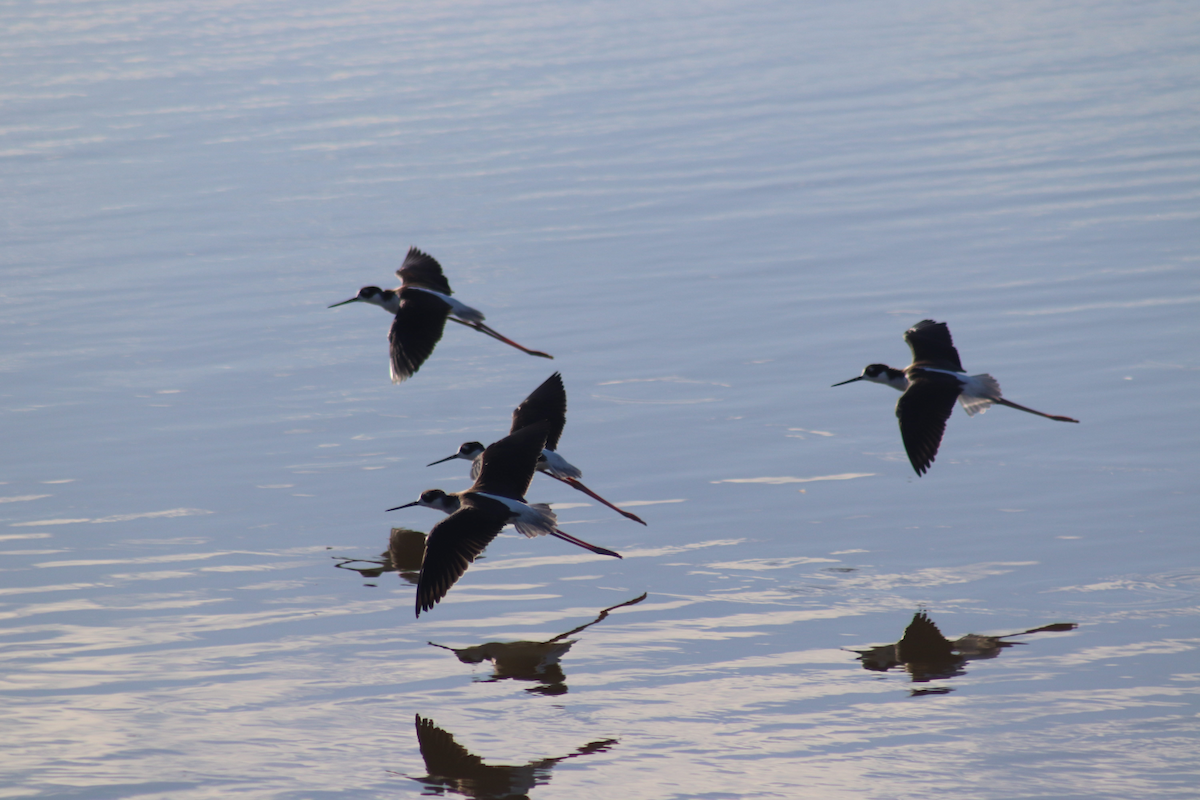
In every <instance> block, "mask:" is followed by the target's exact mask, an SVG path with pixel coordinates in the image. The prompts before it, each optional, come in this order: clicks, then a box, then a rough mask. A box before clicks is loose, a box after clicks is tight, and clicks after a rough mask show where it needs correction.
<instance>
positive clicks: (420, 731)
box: [412, 714, 617, 800]
mask: <svg viewBox="0 0 1200 800" xmlns="http://www.w3.org/2000/svg"><path fill="white" fill-rule="evenodd" d="M416 724H417V743H418V744H419V745H420V747H421V758H423V759H425V769H426V770H428V771H429V774H428V775H427V776H425V777H424V778H412V780H415V781H417V782H419V783H421V784H423V785H424V786H426V787H427V788H430V789H433V790H435V791H437V793H438V794H441V793H442V792H441V790H443V789H448V790H450V791H452V792H457V793H458V794H461V795H464V796H466V797H471V798H478V800H518V799H519V798H523V797H527V796H528V794H529V792H530V790H532V789H533V788H534V787H535V786H542V785H545V784H547V783H549V782H550V770H551V769H552V768H553V767H554V765H555V764H557V763H559V762H560V761H566V760H567V759H568V758H578V757H579V756H587V755H591V754H592V753H603V752H605V751H606V750H608V749H609V748H611V747H612V746H613V745H615V744H616V743H617V740H616V739H600V740H598V741H595V742H590V743H588V744H586V745H584V746H583V747H580V748H578V749H577V750H576V751H575V752H574V753H570V754H568V755H565V756H559V757H558V758H542V759H539V760H537V761H530V762H529V763H528V764H525V765H522V766H517V767H512V766H505V765H495V766H491V765H488V764H484V763H483V759H482V758H480V757H479V756H477V755H474V754H473V753H471V751H469V750H467V748H465V747H463V746H462V745H461V744H459V743H458V742H456V741H454V736H453V735H451V734H450V733H448V732H446V731H444V730H442V729H441V728H439V727H438V726H437V725H436V724H434V722H433V720H431V719H423V718H422V717H421V715H420V714H417V720H416Z"/></svg>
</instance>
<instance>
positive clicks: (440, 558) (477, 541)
mask: <svg viewBox="0 0 1200 800" xmlns="http://www.w3.org/2000/svg"><path fill="white" fill-rule="evenodd" d="M505 521H506V520H505V518H504V516H502V515H497V514H492V513H488V512H487V511H486V510H481V509H478V508H474V507H471V506H470V505H467V504H465V503H464V505H463V506H462V507H461V508H459V510H458V511H455V512H454V513H453V514H451V515H450V516H448V517H446V518H445V519H444V520H442V521H441V522H439V523H438V524H437V525H434V526H433V530H431V531H430V532H429V539H428V541H426V542H425V560H424V562H422V564H421V577H420V578H418V579H417V616H418V617H419V616H421V612H422V611H429V610H430V609H432V608H433V607H434V606H435V605H437V604H438V602H439V601H440V600H441V599H442V598H443V597H445V596H446V593H447V592H449V591H450V587H451V586H453V585H454V584H455V583H456V582H457V581H458V579H459V578H461V577H462V576H463V573H464V572H466V571H467V567H469V566H470V565H471V562H472V561H474V560H475V558H476V557H477V556H478V555H479V554H480V553H482V552H483V549H484V548H485V547H487V546H488V545H489V544H491V542H492V540H493V539H495V538H496V534H498V533H500V529H501V528H503V527H504V523H505Z"/></svg>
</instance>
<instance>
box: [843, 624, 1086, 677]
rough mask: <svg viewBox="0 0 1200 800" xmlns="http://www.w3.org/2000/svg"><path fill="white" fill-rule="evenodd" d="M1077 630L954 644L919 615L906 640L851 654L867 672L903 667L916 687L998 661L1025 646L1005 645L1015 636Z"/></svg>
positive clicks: (1062, 627)
mask: <svg viewBox="0 0 1200 800" xmlns="http://www.w3.org/2000/svg"><path fill="white" fill-rule="evenodd" d="M1077 627H1079V626H1078V625H1076V624H1075V623H1074V622H1058V623H1055V624H1053V625H1043V626H1042V627H1040V628H1032V629H1030V630H1027V631H1020V632H1019V633H1009V634H1006V635H1004V636H981V635H979V634H975V633H968V634H967V635H966V636H963V637H961V638H959V639H955V640H953V641H951V640H950V639H947V638H946V637H945V636H943V635H942V632H941V631H940V630H938V626H937V625H935V624H934V622H933V620H931V619H930V618H929V616H928V615H927V614H926V613H925V612H924V611H918V612H917V613H916V614H914V615H913V619H912V622H910V623H909V624H908V627H907V628H905V630H904V636H903V637H901V639H900V641H898V642H896V643H895V644H885V645H881V646H879V647H872V648H871V649H869V650H851V652H853V653H858V657H859V660H860V661H862V665H863V669H869V670H872V671H874V672H887V671H888V670H890V669H891V668H892V667H899V666H903V667H904V670H905V671H906V672H908V673H909V674H910V675H912V682H913V683H927V682H928V681H931V680H939V679H947V678H953V677H956V676H958V675H965V674H966V669H965V668H964V665H965V664H966V663H967V662H968V661H976V660H979V659H985V658H995V657H996V656H998V655H1000V651H1001V650H1003V649H1004V648H1006V647H1012V646H1013V645H1018V644H1024V642H1009V641H1005V640H1006V639H1011V638H1012V637H1014V636H1026V635H1028V634H1031V633H1052V632H1062V631H1071V630H1075V628H1077ZM949 692H950V689H949V688H947V687H942V688H936V689H914V690H913V691H912V692H911V694H912V695H913V696H914V697H915V696H918V695H924V694H948V693H949Z"/></svg>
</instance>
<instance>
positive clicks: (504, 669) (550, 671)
mask: <svg viewBox="0 0 1200 800" xmlns="http://www.w3.org/2000/svg"><path fill="white" fill-rule="evenodd" d="M645 599H646V594H645V593H643V594H642V595H641V596H640V597H635V598H633V599H632V600H626V601H625V602H624V603H618V604H617V605H615V606H609V607H608V608H606V609H604V610H603V611H601V612H600V613H599V614H597V615H596V618H595V619H594V620H592V621H591V622H589V623H587V624H585V625H580V626H579V627H577V628H572V629H571V630H569V631H567V632H566V633H560V634H559V635H558V636H555V637H554V638H553V639H547V640H546V641H544V642H485V643H484V644H479V645H475V646H474V647H462V648H455V647H447V646H445V645H443V644H437V643H435V642H430V643H429V644H431V645H433V646H434V647H440V648H442V649H443V650H449V651H450V652H452V653H454V655H455V656H457V657H458V660H459V661H461V662H462V663H464V664H479V663H480V662H482V661H491V662H492V675H491V677H490V678H477V679H476V682H478V683H495V682H497V681H503V680H516V681H532V682H534V683H537V684H538V685H537V686H533V687H530V688H528V689H526V690H525V691H527V692H532V693H534V694H544V695H559V694H566V693H567V683H566V680H567V676H566V675H564V674H563V671H562V667H561V666H560V665H559V663H558V662H559V659H561V658H562V657H563V656H564V655H566V654H567V651H568V650H570V649H571V645H573V644H575V640H574V639H567V637H568V636H574V635H575V634H577V633H579V632H581V631H583V630H585V629H587V628H590V627H591V626H593V625H595V624H596V623H597V622H600V621H602V620H603V619H604V618H605V617H607V616H608V613H609V612H610V611H614V610H616V609H618V608H624V607H625V606H633V605H637V604H638V603H640V602H642V601H643V600H645Z"/></svg>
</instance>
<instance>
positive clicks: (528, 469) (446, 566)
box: [388, 422, 621, 617]
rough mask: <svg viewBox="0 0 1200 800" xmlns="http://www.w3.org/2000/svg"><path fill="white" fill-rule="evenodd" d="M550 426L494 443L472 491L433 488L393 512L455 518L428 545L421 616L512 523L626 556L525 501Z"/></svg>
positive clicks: (523, 530) (420, 583) (435, 528)
mask: <svg viewBox="0 0 1200 800" xmlns="http://www.w3.org/2000/svg"><path fill="white" fill-rule="evenodd" d="M547 428H548V425H547V424H546V423H544V422H543V423H538V424H536V425H530V426H529V427H527V428H522V429H521V430H519V431H517V432H516V433H513V434H510V435H508V436H506V437H504V438H503V439H501V440H500V441H498V442H494V443H493V444H492V445H491V446H489V447H488V448H487V449H486V450H484V451H483V459H482V461H483V463H482V466H481V468H480V471H479V477H478V478H476V480H475V482H474V483H473V484H471V487H470V488H469V489H467V490H465V491H462V492H443V491H442V490H441V489H430V490H429V491H426V492H422V493H421V496H420V498H419V499H418V500H415V501H414V502H412V503H405V504H404V505H401V506H396V507H395V508H389V509H388V511H395V510H397V509H400V508H411V507H412V506H425V507H427V508H435V509H437V510H438V511H442V512H444V513H446V514H449V515H450V516H448V517H446V519H444V520H442V521H441V522H439V523H438V524H437V525H434V526H433V530H431V531H430V532H429V538H428V540H427V541H426V542H425V561H424V563H423V564H422V565H421V575H420V577H419V578H418V579H417V616H418V617H420V616H421V612H422V611H429V610H430V609H432V608H433V607H434V606H435V605H436V604H437V603H438V601H440V600H441V599H442V598H443V597H445V596H446V593H447V592H449V591H450V587H452V586H453V585H454V584H455V582H457V581H458V579H459V578H461V577H462V575H463V573H464V572H466V571H467V567H468V566H470V564H471V562H473V561H474V560H475V558H476V557H477V556H478V555H479V554H480V553H482V552H483V549H484V548H485V547H487V546H488V545H489V544H491V542H492V540H493V539H495V538H496V535H497V534H498V533H500V529H501V528H503V527H504V526H505V525H507V524H509V523H512V524H513V525H514V526H515V527H516V529H517V530H518V531H519V532H521V533H523V534H524V535H526V536H529V537H533V536H543V535H546V534H549V535H550V536H555V537H557V538H559V539H562V540H563V541H566V542H570V543H571V544H574V545H578V546H579V547H582V548H584V549H586V550H591V551H592V552H593V553H598V554H600V555H605V556H615V557H616V558H620V557H621V556H620V554H618V553H615V552H613V551H612V550H607V549H605V548H603V547H597V546H596V545H594V544H589V543H587V542H585V541H583V540H582V539H578V538H576V537H574V536H571V535H570V534H568V533H564V532H563V531H560V530H558V529H557V528H556V527H555V526H556V525H557V524H558V520H557V518H556V517H555V516H554V512H553V511H551V510H550V506H548V505H545V504H544V503H534V504H529V503H526V502H525V492H526V491H527V490H528V489H529V482H530V481H531V480H533V472H534V465H535V464H536V463H537V458H538V454H539V453H541V451H542V447H543V446H545V444H546V432H547Z"/></svg>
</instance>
